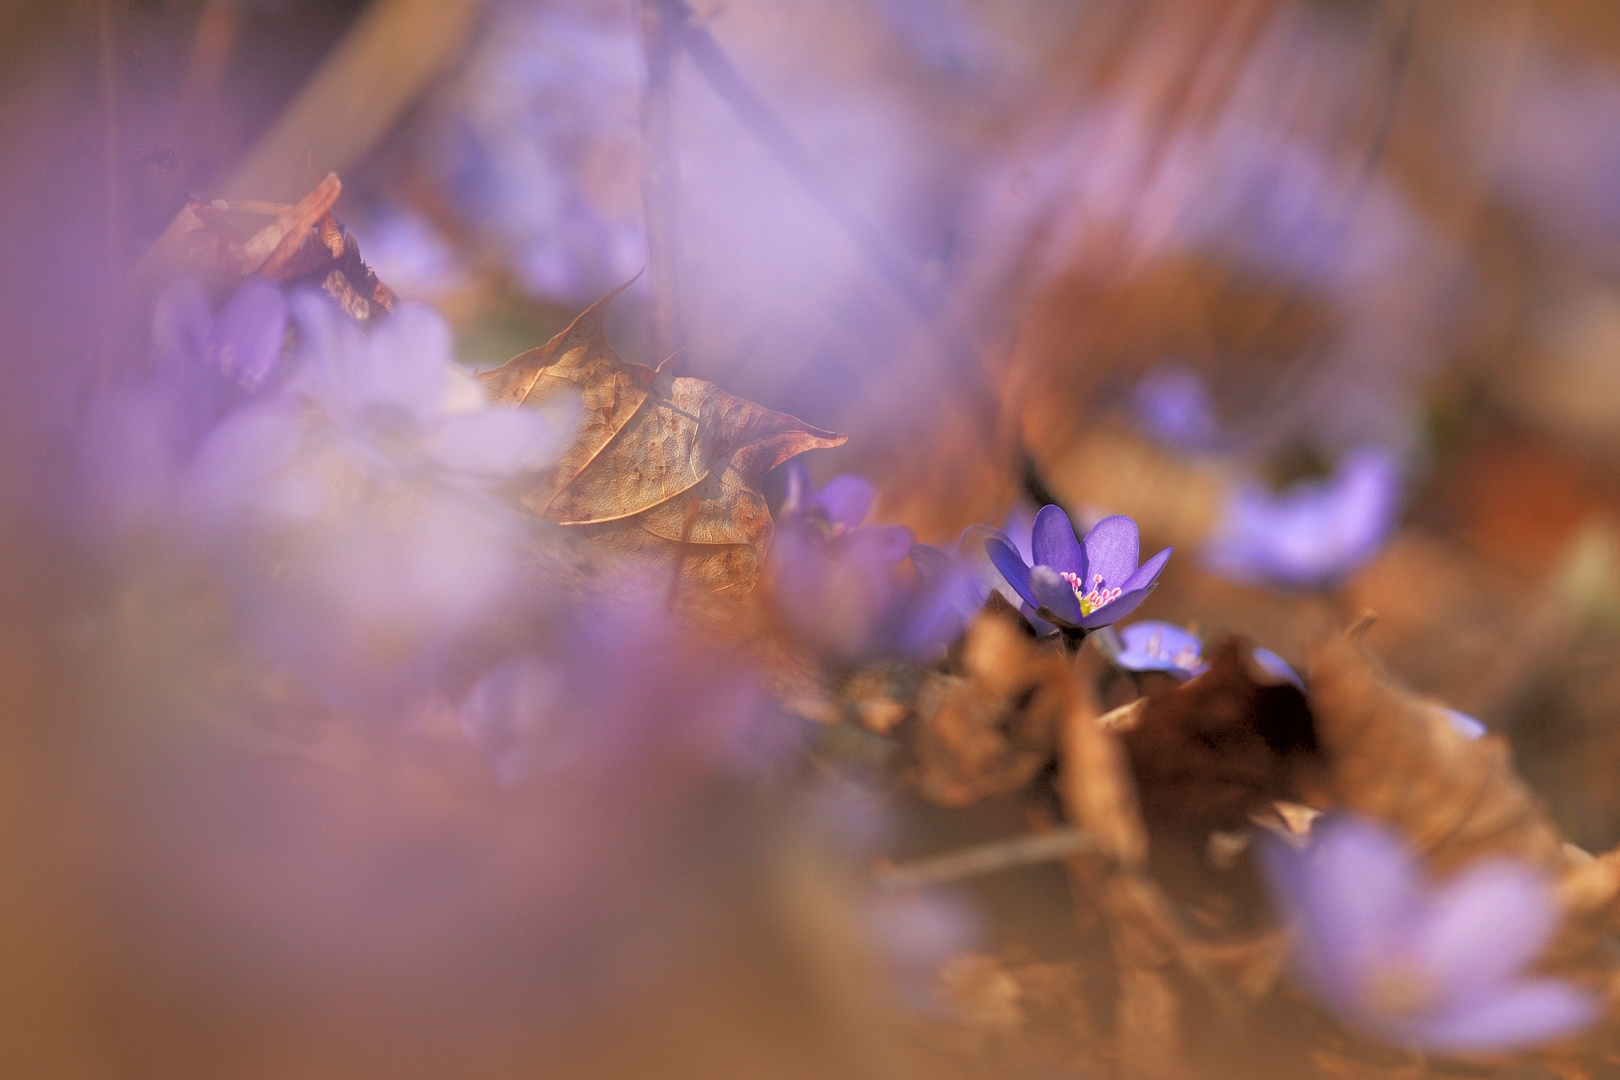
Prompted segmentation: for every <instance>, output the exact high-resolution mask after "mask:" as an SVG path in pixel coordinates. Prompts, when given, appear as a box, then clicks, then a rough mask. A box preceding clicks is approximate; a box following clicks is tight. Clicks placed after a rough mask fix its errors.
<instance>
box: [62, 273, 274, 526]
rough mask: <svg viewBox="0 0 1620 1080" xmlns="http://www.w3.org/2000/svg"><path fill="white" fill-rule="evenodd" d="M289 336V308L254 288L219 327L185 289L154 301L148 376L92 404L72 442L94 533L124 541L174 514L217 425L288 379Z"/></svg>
mask: <svg viewBox="0 0 1620 1080" xmlns="http://www.w3.org/2000/svg"><path fill="white" fill-rule="evenodd" d="M286 331H287V303H286V300H285V299H284V298H283V297H282V294H281V292H280V290H278V289H277V288H276V287H275V286H273V285H271V284H270V283H268V282H266V281H262V280H259V279H256V278H255V279H253V280H250V281H248V282H247V283H246V284H244V285H242V286H241V288H239V289H238V290H237V291H236V293H235V294H234V295H232V296H231V298H230V299H229V300H227V301H226V303H225V305H224V306H223V307H222V308H221V309H220V311H219V313H218V315H217V317H216V316H215V314H214V313H213V312H211V311H210V310H209V307H208V301H207V300H206V299H205V298H204V296H203V293H202V289H201V288H199V287H198V286H197V284H196V283H195V282H193V281H191V280H189V279H181V280H179V281H177V282H174V283H173V284H171V285H170V286H169V287H168V288H166V289H165V290H164V291H163V292H162V293H161V294H160V295H159V296H158V299H157V302H156V304H155V305H154V309H153V315H152V350H151V356H150V358H149V362H148V364H147V369H146V371H145V372H144V373H143V374H141V375H139V376H135V377H130V378H125V379H121V380H118V381H116V382H114V383H113V384H111V385H110V386H108V387H107V388H106V389H105V390H104V391H103V392H101V393H100V394H98V395H97V396H96V397H95V398H94V399H93V400H92V401H91V402H90V404H89V406H88V408H87V409H86V410H85V414H84V417H83V419H82V421H81V422H80V424H79V425H78V431H77V434H76V436H75V439H74V451H75V459H76V460H75V465H76V471H77V473H78V476H79V480H80V483H81V484H82V485H83V490H84V494H85V496H86V502H87V504H88V508H89V511H90V513H91V514H92V516H93V518H94V527H95V528H96V529H97V530H98V531H100V532H101V533H102V534H104V535H113V536H116V535H121V534H123V533H125V532H127V531H128V530H130V529H132V528H135V527H137V526H141V525H151V524H153V523H161V522H162V521H164V520H165V519H167V518H168V517H170V516H171V515H172V514H173V511H174V509H175V507H174V496H175V492H176V487H177V483H178V479H179V475H180V473H181V471H182V470H183V469H184V468H185V467H186V466H187V465H189V464H190V462H191V459H192V457H193V455H195V453H196V451H197V447H198V445H199V444H200V443H201V442H202V440H203V438H204V437H205V436H206V435H207V433H208V432H209V431H210V430H211V429H212V428H213V426H214V425H215V424H216V423H217V422H218V420H219V419H220V417H221V416H223V415H225V414H226V413H227V412H229V411H230V410H232V409H233V408H236V407H238V406H240V405H242V404H244V403H246V402H248V401H250V400H252V399H253V398H254V396H255V395H256V394H258V393H260V392H262V391H264V390H266V389H267V388H269V387H271V386H273V385H274V384H276V383H277V382H278V381H280V380H281V379H282V378H284V376H285V371H284V370H283V369H282V367H281V350H282V341H283V338H284V337H285V335H286Z"/></svg>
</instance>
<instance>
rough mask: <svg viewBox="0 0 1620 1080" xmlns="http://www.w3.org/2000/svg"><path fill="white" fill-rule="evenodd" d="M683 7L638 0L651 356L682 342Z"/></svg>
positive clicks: (664, 353)
mask: <svg viewBox="0 0 1620 1080" xmlns="http://www.w3.org/2000/svg"><path fill="white" fill-rule="evenodd" d="M685 18H686V12H685V11H683V10H680V9H678V8H676V7H675V6H673V5H671V4H669V3H667V2H666V0H641V41H642V46H643V48H644V49H645V51H646V54H647V89H646V93H645V94H644V95H643V97H642V100H641V137H642V147H643V152H644V153H645V155H646V159H645V161H644V163H643V165H642V172H641V201H642V204H643V208H644V212H645V214H646V219H647V261H648V263H649V264H650V267H651V270H652V274H651V278H652V294H653V355H655V356H669V355H671V354H673V353H676V352H678V351H680V349H681V347H682V345H683V336H682V332H681V290H680V275H679V269H678V268H679V266H680V261H681V256H680V175H679V165H680V162H679V159H678V158H677V156H676V153H675V138H674V130H673V124H674V99H675V94H674V89H675V87H674V82H675V50H676V48H677V46H678V38H677V35H678V33H679V26H680V24H681V23H682V22H684V21H685Z"/></svg>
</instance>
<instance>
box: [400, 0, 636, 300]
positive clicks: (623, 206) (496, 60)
mask: <svg viewBox="0 0 1620 1080" xmlns="http://www.w3.org/2000/svg"><path fill="white" fill-rule="evenodd" d="M642 65H643V59H642V55H641V47H640V43H639V41H638V40H637V36H636V29H635V20H634V19H631V18H627V17H626V16H625V13H624V12H623V11H622V10H621V9H620V8H619V7H618V6H617V5H608V4H602V3H595V2H591V0H577V2H571V3H566V4H544V5H535V4H500V5H495V6H494V8H493V10H492V11H491V13H490V19H489V25H488V27H487V29H486V32H485V33H484V34H483V35H482V37H481V39H480V41H479V44H478V45H477V47H476V48H475V49H474V51H473V54H472V56H471V57H470V58H469V60H468V62H467V64H466V66H465V68H464V69H463V70H462V71H461V73H460V74H459V75H458V76H457V77H456V79H455V81H454V82H453V83H452V84H451V85H450V86H449V87H448V88H447V89H446V91H445V92H444V94H443V95H442V96H441V98H440V99H439V100H438V102H437V104H436V106H435V108H434V113H435V116H434V118H433V119H432V121H431V122H429V123H428V124H427V125H426V126H425V132H424V137H425V138H426V140H427V141H428V146H427V147H426V148H425V151H424V160H426V161H429V162H431V163H433V164H432V167H433V168H435V169H437V170H439V171H440V176H439V179H440V182H441V183H442V184H443V186H444V188H445V190H446V191H447V192H448V193H449V195H450V197H451V199H452V200H454V202H455V205H456V206H457V208H458V209H459V210H460V211H461V213H462V214H463V215H465V217H466V218H467V219H468V220H469V221H470V222H471V223H472V224H473V225H474V226H475V227H476V228H477V229H478V230H479V232H480V233H481V234H482V235H483V236H484V238H485V239H486V241H487V242H488V243H489V244H490V245H491V246H492V247H493V248H494V249H495V250H497V251H499V252H501V253H502V254H504V255H505V256H506V258H507V260H508V262H509V263H510V264H511V266H512V268H513V270H514V272H515V275H516V277H517V280H518V283H519V285H520V286H521V287H522V288H524V289H525V290H527V291H529V292H531V293H535V294H538V295H542V296H549V297H554V298H557V299H562V300H574V301H588V300H594V299H596V297H597V296H599V295H601V294H602V293H603V292H605V291H607V289H609V288H612V287H613V286H614V285H617V284H619V283H620V282H623V281H626V280H628V279H629V278H630V277H632V276H634V275H635V273H636V271H637V270H638V269H639V268H640V267H641V265H642V264H643V263H644V262H645V261H646V257H647V255H646V241H645V239H644V238H643V234H642V222H641V213H642V212H641V194H640V187H639V185H638V182H637V178H638V177H639V176H640V175H641V166H640V157H641V130H640V123H639V117H640V100H641V84H642V77H643V71H642Z"/></svg>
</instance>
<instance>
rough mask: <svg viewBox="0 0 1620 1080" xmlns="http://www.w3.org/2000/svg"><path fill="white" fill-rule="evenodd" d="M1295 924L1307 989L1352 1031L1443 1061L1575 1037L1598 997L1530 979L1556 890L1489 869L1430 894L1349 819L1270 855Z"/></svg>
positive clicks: (1404, 859) (1526, 870) (1510, 870)
mask: <svg viewBox="0 0 1620 1080" xmlns="http://www.w3.org/2000/svg"><path fill="white" fill-rule="evenodd" d="M1262 850H1263V853H1264V855H1265V867H1266V870H1267V871H1268V877H1269V879H1270V884H1271V886H1272V892H1273V894H1274V895H1275V897H1276V898H1277V900H1278V901H1279V906H1280V908H1281V910H1282V914H1283V915H1284V916H1285V917H1288V918H1289V919H1291V920H1292V921H1294V922H1295V923H1296V924H1297V933H1296V942H1297V944H1296V961H1297V964H1298V966H1299V969H1300V975H1301V977H1302V979H1303V980H1304V982H1305V983H1306V984H1307V985H1308V986H1309V987H1310V988H1311V989H1312V990H1313V991H1314V992H1315V993H1316V994H1317V995H1318V996H1319V997H1320V998H1321V999H1322V1001H1323V1002H1324V1003H1325V1004H1326V1005H1327V1006H1328V1007H1329V1008H1331V1009H1332V1010H1333V1011H1334V1012H1335V1013H1337V1014H1338V1015H1339V1016H1340V1018H1341V1019H1343V1020H1344V1021H1345V1022H1346V1023H1347V1024H1349V1025H1350V1026H1352V1027H1355V1028H1358V1029H1360V1030H1362V1031H1364V1032H1366V1033H1367V1034H1369V1035H1372V1036H1374V1037H1377V1038H1379V1039H1382V1040H1384V1041H1386V1042H1389V1043H1392V1044H1394V1045H1398V1046H1408V1047H1416V1048H1418V1049H1421V1050H1425V1051H1430V1052H1436V1053H1488V1052H1494V1051H1503V1050H1512V1049H1518V1048H1522V1047H1528V1046H1532V1045H1536V1044H1540V1043H1545V1042H1549V1041H1552V1040H1555V1039H1559V1038H1562V1037H1564V1036H1567V1035H1573V1034H1575V1033H1577V1032H1579V1031H1581V1030H1582V1029H1583V1028H1585V1027H1587V1026H1588V1025H1589V1024H1591V1023H1592V1022H1593V1021H1594V1020H1595V1019H1596V1018H1597V1015H1598V1012H1599V1002H1598V999H1597V996H1596V995H1594V994H1592V993H1589V992H1588V991H1586V990H1583V989H1581V988H1579V987H1576V986H1574V985H1572V984H1570V983H1568V982H1565V981H1563V980H1559V979H1552V978H1544V977H1538V976H1534V975H1529V974H1526V972H1525V969H1526V968H1527V966H1529V965H1530V964H1531V963H1532V962H1533V961H1534V960H1535V959H1536V957H1537V956H1538V955H1539V954H1540V953H1541V950H1542V948H1543V947H1544V946H1545V945H1546V944H1547V942H1548V940H1549V939H1550V938H1551V936H1552V934H1553V932H1554V931H1555V930H1556V929H1557V925H1558V918H1559V911H1558V900H1557V897H1556V895H1555V894H1554V891H1553V888H1552V886H1551V884H1550V883H1548V882H1547V881H1546V880H1545V879H1544V878H1543V877H1542V876H1541V875H1539V874H1537V873H1535V872H1534V871H1532V870H1531V868H1530V867H1528V866H1526V865H1524V864H1523V863H1520V862H1517V861H1515V860H1512V859H1505V858H1504V859H1492V860H1488V861H1484V862H1480V863H1477V864H1475V865H1474V866H1472V867H1470V868H1469V869H1467V870H1465V871H1464V872H1462V873H1461V874H1459V875H1458V876H1457V877H1455V878H1453V879H1452V880H1451V881H1448V882H1445V883H1442V884H1438V885H1435V884H1431V883H1429V882H1427V881H1425V880H1423V876H1422V871H1421V868H1420V866H1419V864H1418V862H1417V860H1416V859H1415V858H1414V856H1413V855H1412V853H1411V851H1410V849H1409V848H1408V847H1407V845H1405V844H1404V843H1403V842H1402V841H1401V840H1400V838H1399V837H1397V836H1396V835H1395V834H1393V833H1391V832H1390V831H1389V830H1387V829H1385V828H1384V827H1382V826H1379V825H1376V824H1374V823H1372V822H1370V821H1366V820H1364V819H1361V818H1357V817H1352V816H1350V815H1330V816H1328V817H1326V818H1323V819H1321V820H1319V821H1318V822H1317V825H1316V828H1315V829H1314V830H1313V839H1312V841H1311V843H1310V845H1309V846H1308V847H1306V848H1304V849H1298V848H1295V847H1293V846H1291V845H1290V844H1287V843H1285V842H1283V841H1280V840H1275V839H1272V840H1269V841H1268V843H1267V844H1266V846H1265V847H1264V848H1263V849H1262Z"/></svg>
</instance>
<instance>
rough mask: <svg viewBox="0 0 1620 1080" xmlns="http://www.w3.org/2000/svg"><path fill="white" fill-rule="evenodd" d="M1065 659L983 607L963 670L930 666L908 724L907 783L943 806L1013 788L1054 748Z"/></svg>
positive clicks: (1031, 774) (965, 644) (965, 648)
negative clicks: (909, 762) (910, 763)
mask: <svg viewBox="0 0 1620 1080" xmlns="http://www.w3.org/2000/svg"><path fill="white" fill-rule="evenodd" d="M1065 700H1066V697H1065V691H1064V687H1063V670H1062V661H1061V659H1060V658H1059V657H1058V655H1057V654H1056V653H1054V652H1053V651H1052V650H1051V649H1046V648H1042V647H1040V646H1038V645H1036V644H1035V642H1033V641H1032V640H1030V638H1029V637H1028V636H1027V635H1026V634H1025V633H1024V632H1023V631H1022V630H1021V629H1019V627H1018V626H1017V625H1016V624H1014V623H1013V622H1012V621H1011V620H1010V619H1009V618H1007V617H1006V616H1005V615H1000V614H996V613H993V612H989V611H986V612H984V613H981V614H980V615H979V617H978V618H977V619H976V620H975V621H974V623H973V625H972V627H971V628H970V629H969V630H968V634H967V638H966V640H965V641H964V642H963V647H962V673H961V674H944V673H940V672H932V671H931V672H928V673H927V674H926V675H925V676H924V677H923V682H922V685H921V688H920V689H919V691H918V694H917V703H916V722H915V723H914V724H913V725H912V726H911V727H910V728H909V729H908V730H907V733H906V735H907V739H906V741H907V746H908V748H909V750H910V752H911V756H912V759H913V762H914V764H913V767H912V768H911V770H910V771H909V773H908V775H907V779H908V781H909V782H910V784H911V785H912V786H913V787H915V788H916V790H917V791H918V792H919V793H920V794H921V795H922V796H923V797H924V798H926V799H929V800H930V801H932V802H935V803H939V804H940V805H942V806H966V805H968V804H970V803H974V802H977V801H978V800H980V799H983V798H986V797H988V796H991V795H998V794H1002V793H1004V792H1008V791H1016V790H1018V789H1019V788H1021V787H1023V786H1024V785H1025V784H1027V783H1029V782H1030V781H1031V780H1032V779H1034V777H1035V775H1036V774H1037V773H1038V772H1040V770H1041V769H1043V768H1044V767H1045V766H1046V765H1047V763H1049V762H1050V761H1051V760H1052V758H1053V756H1054V754H1055V753H1056V748H1057V730H1058V724H1059V722H1060V721H1061V719H1062V716H1063V709H1064V703H1065Z"/></svg>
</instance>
